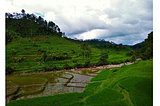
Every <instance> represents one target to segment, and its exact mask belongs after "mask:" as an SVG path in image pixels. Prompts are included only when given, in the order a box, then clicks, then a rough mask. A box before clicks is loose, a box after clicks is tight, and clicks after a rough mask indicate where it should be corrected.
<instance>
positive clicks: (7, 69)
mask: <svg viewBox="0 0 160 106" xmlns="http://www.w3.org/2000/svg"><path fill="white" fill-rule="evenodd" d="M5 70H6V75H8V74H12V73H13V72H14V71H15V70H14V68H12V67H10V66H7V67H6V69H5Z"/></svg>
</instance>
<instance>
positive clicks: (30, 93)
mask: <svg viewBox="0 0 160 106" xmlns="http://www.w3.org/2000/svg"><path fill="white" fill-rule="evenodd" d="M47 84H48V80H47V81H46V83H45V84H44V85H43V87H42V89H40V90H37V91H33V92H28V93H20V94H17V95H14V96H13V97H12V98H11V99H12V100H16V99H17V98H19V97H22V96H25V95H33V94H38V93H40V92H43V91H44V89H45V86H46V85H47ZM20 87H21V86H20Z"/></svg>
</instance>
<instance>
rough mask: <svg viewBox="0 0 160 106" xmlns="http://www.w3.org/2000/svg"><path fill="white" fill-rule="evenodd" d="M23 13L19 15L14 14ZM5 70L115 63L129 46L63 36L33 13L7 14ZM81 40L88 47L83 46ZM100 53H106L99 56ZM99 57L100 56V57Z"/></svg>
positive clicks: (50, 24) (122, 58) (47, 68)
mask: <svg viewBox="0 0 160 106" xmlns="http://www.w3.org/2000/svg"><path fill="white" fill-rule="evenodd" d="M18 16H23V17H22V18H17V17H18ZM6 17H7V18H6V74H10V73H12V72H33V71H51V70H61V69H70V68H80V67H90V66H97V65H103V64H118V63H122V62H127V61H130V60H131V56H126V53H127V52H129V51H130V50H131V49H130V48H129V47H127V46H124V45H122V44H120V45H117V44H112V43H110V42H107V41H104V40H96V39H95V40H88V41H80V40H74V39H69V38H67V37H62V32H60V28H59V27H58V25H56V24H54V22H52V21H49V22H48V23H47V22H46V21H45V20H44V19H43V18H42V17H40V16H39V17H37V18H36V16H34V15H33V14H25V15H24V14H19V15H15V16H14V17H13V16H12V15H11V14H8V15H7V16H6ZM83 44H85V45H87V46H88V49H83V47H81V46H83ZM103 54H107V55H108V56H107V57H105V58H103V59H102V58H101V57H102V55H103ZM100 58H101V59H100Z"/></svg>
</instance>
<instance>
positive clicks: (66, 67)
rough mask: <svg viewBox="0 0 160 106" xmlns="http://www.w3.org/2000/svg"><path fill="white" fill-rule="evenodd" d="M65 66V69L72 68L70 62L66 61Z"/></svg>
mask: <svg viewBox="0 0 160 106" xmlns="http://www.w3.org/2000/svg"><path fill="white" fill-rule="evenodd" d="M63 67H64V69H70V68H71V67H70V66H69V64H68V62H66V63H65V65H64V66H63Z"/></svg>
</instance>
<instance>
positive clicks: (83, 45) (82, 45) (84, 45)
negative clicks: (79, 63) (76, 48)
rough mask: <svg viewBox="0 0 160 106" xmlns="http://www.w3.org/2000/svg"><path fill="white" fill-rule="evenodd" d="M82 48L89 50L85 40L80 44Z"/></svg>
mask: <svg viewBox="0 0 160 106" xmlns="http://www.w3.org/2000/svg"><path fill="white" fill-rule="evenodd" d="M80 48H81V49H83V50H89V49H90V48H89V45H88V44H87V43H85V42H83V43H82V44H81V45H80Z"/></svg>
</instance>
